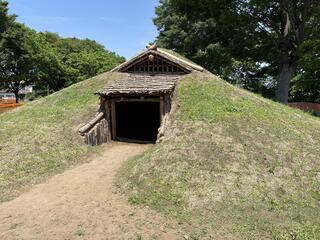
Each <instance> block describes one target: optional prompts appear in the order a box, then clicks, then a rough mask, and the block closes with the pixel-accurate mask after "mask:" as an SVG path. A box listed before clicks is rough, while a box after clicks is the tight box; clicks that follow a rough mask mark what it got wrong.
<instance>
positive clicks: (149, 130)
mask: <svg viewBox="0 0 320 240" xmlns="http://www.w3.org/2000/svg"><path fill="white" fill-rule="evenodd" d="M115 110H116V139H118V140H123V141H128V140H131V141H132V140H133V141H135V140H136V141H143V142H155V141H156V140H157V135H158V129H159V127H160V103H159V102H116V109H115Z"/></svg>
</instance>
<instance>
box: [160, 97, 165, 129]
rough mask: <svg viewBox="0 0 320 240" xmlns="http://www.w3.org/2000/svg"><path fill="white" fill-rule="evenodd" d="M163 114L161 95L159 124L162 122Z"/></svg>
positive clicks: (161, 98)
mask: <svg viewBox="0 0 320 240" xmlns="http://www.w3.org/2000/svg"><path fill="white" fill-rule="evenodd" d="M163 116H164V100H163V97H160V124H162V120H163Z"/></svg>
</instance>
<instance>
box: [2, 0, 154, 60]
mask: <svg viewBox="0 0 320 240" xmlns="http://www.w3.org/2000/svg"><path fill="white" fill-rule="evenodd" d="M8 2H9V9H10V13H14V14H16V15H18V18H17V20H18V21H19V22H22V23H25V24H26V25H27V26H29V27H31V28H33V29H35V30H37V31H45V30H47V31H50V32H56V33H58V34H59V35H60V36H63V37H77V38H82V39H83V38H89V39H92V40H95V41H97V42H98V43H100V44H102V45H104V46H105V47H106V48H107V49H108V50H110V51H113V52H116V53H117V54H119V55H121V56H124V57H126V58H127V59H128V58H130V57H132V56H134V55H135V54H136V53H138V52H139V51H141V50H143V49H144V48H145V46H146V45H147V44H148V43H150V42H152V41H154V40H155V38H156V36H157V29H156V27H155V26H154V24H153V21H152V19H153V18H154V17H155V7H156V6H157V5H158V3H159V2H158V0H86V1H85V0H8Z"/></svg>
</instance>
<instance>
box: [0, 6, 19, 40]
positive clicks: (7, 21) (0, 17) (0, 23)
mask: <svg viewBox="0 0 320 240" xmlns="http://www.w3.org/2000/svg"><path fill="white" fill-rule="evenodd" d="M8 11H9V9H8V2H7V1H3V0H0V34H2V33H3V32H5V31H6V30H7V29H8V27H9V26H10V25H11V24H12V22H14V20H15V17H16V16H15V15H10V14H9V13H8Z"/></svg>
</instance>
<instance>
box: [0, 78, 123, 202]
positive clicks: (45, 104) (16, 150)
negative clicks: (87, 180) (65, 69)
mask: <svg viewBox="0 0 320 240" xmlns="http://www.w3.org/2000/svg"><path fill="white" fill-rule="evenodd" d="M121 76H122V75H121V74H114V73H113V74H111V73H105V74H102V75H99V76H97V77H94V78H92V79H89V80H86V81H83V82H81V83H78V84H75V85H73V86H71V87H68V88H66V89H63V90H62V91H60V92H57V93H54V94H52V95H50V96H48V97H45V98H42V99H39V100H37V101H34V102H31V103H28V104H26V105H25V106H23V107H21V108H18V109H15V110H13V111H10V112H6V113H4V114H1V115H0V123H1V124H0V136H1V137H0V202H1V201H6V200H9V199H12V198H13V197H15V196H17V195H18V194H19V193H20V192H21V191H23V190H25V189H26V188H28V186H30V184H34V183H37V182H39V181H41V180H43V179H44V178H45V177H47V176H50V175H52V174H54V173H57V172H59V171H62V170H63V169H66V168H67V167H69V166H71V165H75V164H78V163H80V162H84V161H86V160H87V159H86V157H87V156H88V155H89V154H90V153H93V152H95V151H96V150H97V149H96V148H91V147H88V146H86V145H85V144H84V143H83V141H82V139H81V137H80V135H79V134H78V131H77V130H78V128H79V127H80V126H81V125H82V124H84V123H86V121H87V120H89V119H90V118H92V116H94V114H95V112H96V111H97V109H98V106H99V97H98V96H96V95H94V93H95V92H96V91H97V90H99V89H101V88H103V87H104V86H106V85H107V83H108V82H109V81H113V80H116V79H119V78H120V77H121Z"/></svg>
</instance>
